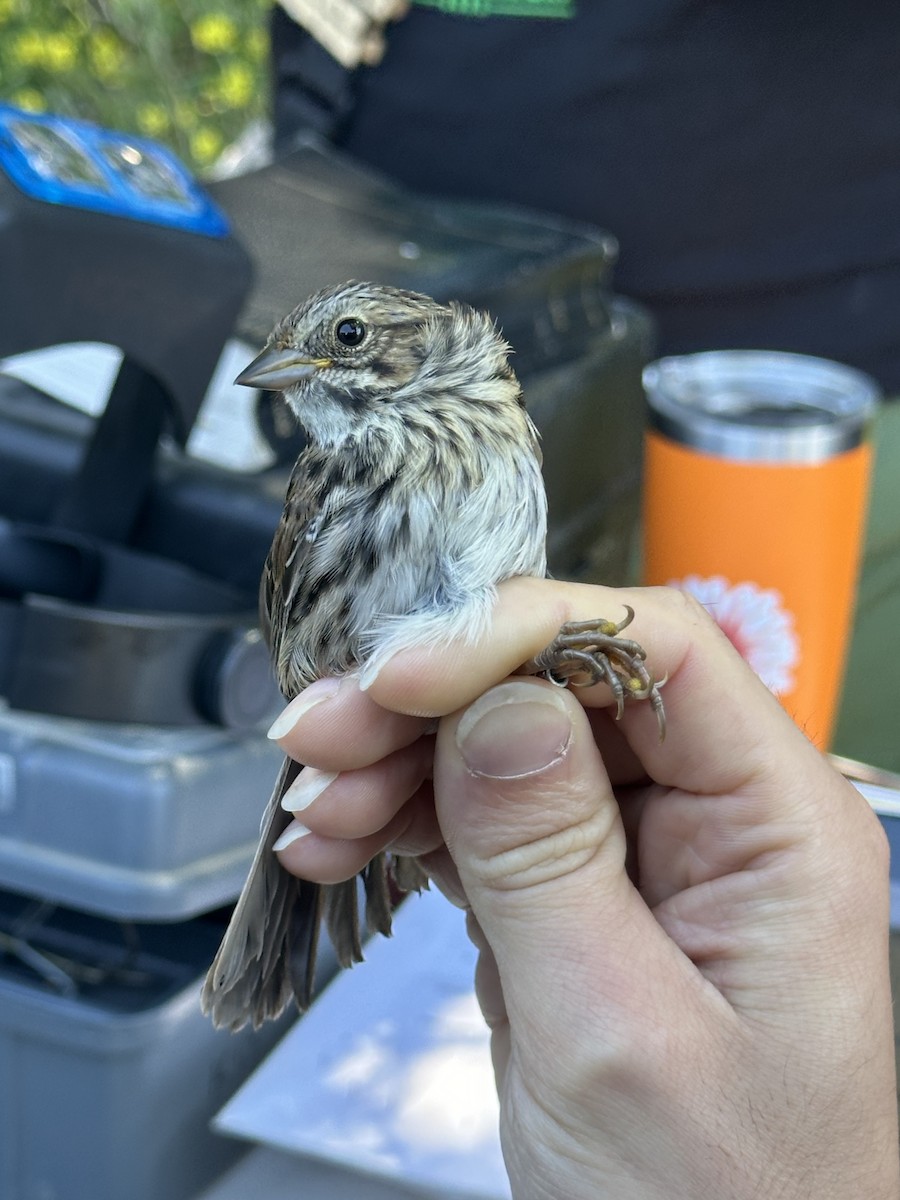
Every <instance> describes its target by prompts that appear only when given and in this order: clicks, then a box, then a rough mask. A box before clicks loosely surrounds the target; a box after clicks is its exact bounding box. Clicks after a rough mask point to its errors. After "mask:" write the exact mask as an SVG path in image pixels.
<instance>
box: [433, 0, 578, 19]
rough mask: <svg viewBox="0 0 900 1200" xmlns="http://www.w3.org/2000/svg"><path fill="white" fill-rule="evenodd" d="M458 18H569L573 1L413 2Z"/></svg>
mask: <svg viewBox="0 0 900 1200" xmlns="http://www.w3.org/2000/svg"><path fill="white" fill-rule="evenodd" d="M413 2H414V3H415V4H418V5H420V6H421V7H423V8H439V9H440V10H441V12H447V13H456V14H457V16H460V17H571V16H572V15H573V14H574V12H575V0H413Z"/></svg>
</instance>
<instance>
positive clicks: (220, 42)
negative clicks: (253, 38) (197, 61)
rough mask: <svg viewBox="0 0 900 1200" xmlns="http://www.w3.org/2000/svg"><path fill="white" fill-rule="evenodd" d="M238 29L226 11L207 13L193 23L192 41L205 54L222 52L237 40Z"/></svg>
mask: <svg viewBox="0 0 900 1200" xmlns="http://www.w3.org/2000/svg"><path fill="white" fill-rule="evenodd" d="M237 37H238V30H237V26H236V25H235V23H234V21H232V19H231V18H230V17H228V16H226V15H225V13H207V14H206V16H205V17H198V18H197V20H196V21H194V22H192V24H191V41H192V42H193V43H194V45H195V46H196V47H197V49H198V50H202V51H203V53H204V54H222V53H223V52H224V51H226V50H230V49H231V48H232V47H233V46H234V45H235V44H236V42H237Z"/></svg>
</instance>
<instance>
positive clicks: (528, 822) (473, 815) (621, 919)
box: [434, 679, 679, 1073]
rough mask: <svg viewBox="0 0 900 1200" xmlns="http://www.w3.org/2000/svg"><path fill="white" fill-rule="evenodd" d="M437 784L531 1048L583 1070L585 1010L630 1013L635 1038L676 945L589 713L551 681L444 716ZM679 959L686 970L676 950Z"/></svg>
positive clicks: (473, 900) (508, 687)
mask: <svg viewBox="0 0 900 1200" xmlns="http://www.w3.org/2000/svg"><path fill="white" fill-rule="evenodd" d="M434 785H435V802H436V805H437V812H438V818H439V820H440V823H441V828H442V831H443V834H444V838H445V841H446V844H447V847H448V849H449V851H450V854H451V855H452V857H453V859H454V861H455V864H456V867H457V870H458V872H459V876H460V881H461V882H462V885H463V887H464V889H465V892H466V896H467V898H468V901H469V903H470V904H471V906H472V910H473V912H474V915H475V917H476V918H477V921H478V924H479V925H480V927H481V931H482V933H483V935H484V938H485V939H486V941H487V943H488V944H489V946H490V948H491V950H492V951H493V956H494V958H495V959H496V964H497V970H498V971H499V983H500V987H501V989H502V996H503V1002H504V1004H505V1008H506V1014H507V1016H508V1018H509V1021H510V1023H511V1025H513V1026H517V1027H518V1028H519V1029H520V1030H526V1031H527V1030H532V1031H534V1038H535V1041H536V1044H535V1046H533V1047H531V1050H532V1051H533V1053H535V1054H536V1055H537V1056H538V1058H545V1057H546V1058H547V1059H548V1061H549V1063H550V1065H551V1066H552V1068H553V1070H554V1071H556V1072H557V1073H558V1072H559V1070H560V1068H561V1066H562V1064H561V1061H560V1054H562V1055H563V1056H564V1057H571V1058H572V1061H573V1067H575V1068H576V1069H577V1065H578V1055H579V1048H578V1046H577V1038H578V1031H579V1030H582V1029H584V1028H585V1025H586V1024H589V1023H585V1021H584V1018H583V1014H584V1011H585V1008H586V1007H587V1009H588V1010H589V1011H592V1012H594V1013H597V1014H598V1019H599V1020H600V1021H602V1022H606V1023H607V1024H608V1025H609V1026H615V1025H616V1024H617V1023H618V1028H615V1027H610V1028H609V1029H608V1032H609V1034H610V1036H613V1037H616V1038H619V1037H621V1036H623V1035H626V1036H627V1032H631V1031H633V1030H634V1027H635V1020H636V1018H637V1019H639V1014H638V1013H637V1012H636V1011H635V1009H636V1008H640V1006H641V999H642V996H645V995H646V990H647V989H646V981H647V974H648V969H649V960H650V959H651V958H654V959H655V960H656V963H655V967H654V969H655V970H656V971H657V973H658V972H659V968H660V965H663V967H664V969H665V964H666V959H667V957H668V956H669V955H670V953H672V951H673V950H674V948H673V947H672V946H671V945H670V944H668V940H667V939H666V938H665V935H664V934H663V932H662V930H661V929H660V928H659V926H658V925H657V923H656V922H655V921H654V920H653V917H652V915H651V914H650V912H649V910H648V909H647V908H646V906H645V905H644V904H643V902H642V901H641V899H640V897H639V896H638V893H637V892H636V890H635V889H634V887H633V886H632V884H631V882H630V880H629V878H628V875H627V873H626V870H625V849H626V845H625V834H624V830H623V827H622V822H621V818H620V814H619V809H618V806H617V804H616V801H615V799H614V796H613V792H612V788H611V786H610V783H609V779H608V777H607V774H606V771H605V769H604V766H603V763H602V761H601V758H600V754H599V751H598V750H597V747H596V744H595V741H594V736H593V733H592V730H591V727H590V724H589V722H588V719H587V716H586V714H585V712H584V709H583V708H582V707H581V705H580V704H579V703H578V701H577V700H576V699H575V697H574V696H573V695H572V694H571V693H570V692H568V691H566V690H563V689H560V688H557V687H553V686H552V685H550V684H547V683H544V682H542V681H539V680H532V679H514V680H511V681H509V682H507V683H503V684H501V685H499V686H498V687H494V688H492V689H491V690H490V691H488V692H486V693H485V694H484V695H483V696H481V697H480V698H479V699H478V700H476V701H475V702H474V703H473V704H472V705H471V706H470V707H468V708H467V709H464V710H463V711H462V712H461V713H457V714H455V715H454V716H453V717H449V718H445V720H444V721H443V722H442V723H441V728H440V730H439V735H438V745H437V751H436V756H435V775H434ZM660 957H661V958H662V964H660V962H659V959H660ZM668 965H669V967H670V968H671V970H672V972H673V974H675V975H677V974H678V971H679V967H678V966H677V965H676V962H675V961H674V957H673V958H671V959H670V960H669V963H668ZM486 1015H488V1014H487V1013H486ZM552 1029H556V1030H558V1032H559V1037H560V1041H559V1043H558V1044H556V1042H555V1039H554V1038H553V1037H548V1031H549V1030H552ZM597 1032H598V1028H597V1024H596V1023H595V1024H594V1026H593V1029H592V1031H591V1036H592V1037H593V1038H596V1036H597Z"/></svg>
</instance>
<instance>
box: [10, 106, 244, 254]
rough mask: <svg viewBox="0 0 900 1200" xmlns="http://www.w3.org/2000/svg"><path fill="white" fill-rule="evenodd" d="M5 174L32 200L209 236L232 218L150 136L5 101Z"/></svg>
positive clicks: (223, 228)
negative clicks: (101, 126)
mask: <svg viewBox="0 0 900 1200" xmlns="http://www.w3.org/2000/svg"><path fill="white" fill-rule="evenodd" d="M0 170H2V171H4V172H5V173H6V175H7V176H8V177H9V178H10V179H11V180H12V182H13V183H14V184H16V186H17V187H18V188H20V189H21V191H23V192H24V193H25V194H26V195H27V196H31V197H33V198H34V199H35V200H43V201H45V202H46V203H48V204H64V205H67V206H68V207H70V208H85V209H89V210H91V211H92V212H101V213H107V214H109V215H110V216H116V217H126V218H129V219H130V220H132V221H149V222H151V223H152V224H154V225H169V226H172V227H174V228H176V229H185V230H189V231H190V232H191V233H199V234H204V235H205V236H207V237H225V236H226V235H227V234H228V232H229V225H228V221H227V219H226V217H225V215H224V213H223V212H222V211H221V209H220V208H218V207H217V205H215V204H213V202H212V200H211V199H210V198H209V196H207V194H206V193H205V192H204V191H203V189H202V188H201V187H200V185H199V184H198V183H197V181H196V180H195V179H194V177H193V176H192V175H191V174H190V172H189V171H188V170H187V169H186V168H185V167H184V166H182V164H181V163H180V162H179V161H178V159H177V158H176V157H175V155H174V154H173V153H172V152H171V151H170V150H167V149H166V148H165V147H163V146H160V145H159V143H158V142H153V141H150V140H149V139H148V138H141V137H132V136H131V134H128V133H116V132H114V131H113V130H110V129H102V128H100V126H98V125H91V124H89V123H88V122H87V121H76V120H72V119H70V118H68V117H56V116H46V115H43V114H40V115H38V114H35V113H30V112H23V111H22V110H21V109H18V108H12V107H11V106H9V105H6V104H0Z"/></svg>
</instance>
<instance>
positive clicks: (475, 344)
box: [203, 283, 662, 1029]
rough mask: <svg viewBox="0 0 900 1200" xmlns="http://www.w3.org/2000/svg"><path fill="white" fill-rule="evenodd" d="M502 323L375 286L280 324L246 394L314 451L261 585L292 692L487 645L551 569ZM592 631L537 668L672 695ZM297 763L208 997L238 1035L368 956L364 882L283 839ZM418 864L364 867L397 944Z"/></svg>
mask: <svg viewBox="0 0 900 1200" xmlns="http://www.w3.org/2000/svg"><path fill="white" fill-rule="evenodd" d="M508 353H509V347H508V346H507V345H506V343H505V342H504V341H503V339H502V337H501V336H500V335H499V334H498V332H497V331H496V329H495V328H494V325H493V324H492V322H491V321H490V319H489V318H488V317H487V316H486V315H485V314H482V313H478V312H475V311H474V310H473V309H471V308H468V307H467V306H464V305H460V304H454V303H451V304H447V305H444V304H438V303H436V302H435V301H433V300H431V299H429V298H428V297H426V296H421V295H417V294H415V293H411V292H405V291H401V290H398V289H395V288H389V287H379V286H377V285H373V284H366V283H348V284H343V285H341V286H340V287H337V288H333V289H328V290H326V291H323V292H320V293H318V294H317V295H315V296H313V297H311V298H310V299H309V300H307V301H306V302H305V303H304V304H302V305H301V306H300V307H299V308H297V309H295V311H294V312H292V313H291V314H290V315H289V316H288V317H286V318H285V319H284V320H283V321H282V322H280V323H279V325H278V326H276V328H275V330H274V331H273V333H272V335H271V337H270V339H269V342H268V345H267V348H266V349H265V350H264V351H263V353H262V354H261V355H259V357H258V358H257V359H255V360H254V362H253V363H251V364H250V366H249V367H248V368H247V370H246V371H244V372H243V373H242V374H241V375H240V376H239V377H238V382H243V383H247V384H250V385H257V386H263V387H270V388H277V389H283V390H284V394H285V398H286V400H287V402H288V404H289V405H290V406H291V408H292V409H293V411H294V412H295V414H296V416H297V418H298V420H299V421H300V423H301V424H302V425H303V427H304V428H305V430H306V432H307V434H308V437H309V445H308V446H307V448H306V449H305V450H304V451H303V452H302V454H301V455H300V457H299V459H298V460H297V464H296V466H295V468H294V471H293V474H292V476H291V480H290V483H289V485H288V491H287V496H286V499H285V507H284V513H283V515H282V519H281V522H280V524H279V526H278V529H277V531H276V533H275V537H274V540H273V543H272V548H271V550H270V552H269V556H268V559H267V562H266V567H265V572H264V575H263V579H262V585H261V591H260V608H261V616H262V624H263V629H264V631H265V634H266V638H267V640H268V644H269V647H270V650H271V654H272V660H273V663H274V666H275V671H276V675H277V678H278V682H279V684H280V686H281V690H282V692H283V693H284V695H285V697H286V698H288V699H290V698H292V697H294V696H296V695H297V694H298V693H299V692H301V691H302V690H303V689H304V688H305V687H307V686H308V685H309V684H310V683H312V682H313V681H314V680H316V679H319V678H322V677H323V676H331V675H341V674H345V673H347V672H349V671H359V672H361V673H362V675H363V676H364V677H365V676H367V675H368V676H370V677H371V676H372V675H373V674H374V672H375V671H376V670H377V669H378V667H379V665H380V664H381V663H382V662H384V661H386V659H387V658H389V657H390V656H391V655H392V654H394V653H395V652H396V651H397V650H399V649H401V648H403V647H405V646H412V645H418V644H421V643H423V642H424V643H427V642H440V641H445V640H449V639H451V638H453V637H456V636H460V635H467V634H468V635H477V634H478V633H479V632H480V631H482V630H484V629H485V627H486V625H487V622H488V620H489V617H490V611H491V606H492V603H493V600H494V597H495V587H496V584H497V583H499V582H500V581H501V580H503V579H508V578H510V577H513V576H516V575H533V576H543V575H544V574H545V570H546V560H545V550H544V546H545V540H546V500H545V495H544V487H543V481H542V479H541V474H540V452H539V448H538V442H537V435H536V433H535V430H534V427H533V426H532V424H531V421H530V419H529V418H528V416H527V414H526V412H525V409H524V407H523V404H522V397H521V393H520V389H519V386H518V383H517V381H516V378H515V375H514V373H513V371H512V369H511V368H510V366H509V363H508V360H507V355H508ZM627 620H630V616H629V617H628V618H627V619H626V622H624V623H623V624H621V625H618V626H616V625H613V624H611V623H609V622H597V623H585V625H584V627H583V628H578V629H576V628H575V627H572V628H569V629H565V630H563V631H561V636H560V638H559V639H557V640H556V642H554V644H553V645H552V646H551V647H548V649H547V651H545V652H544V654H543V655H541V656H539V659H536V660H535V661H534V663H532V664H530V665H529V667H528V668H527V669H530V670H542V671H550V672H553V673H554V674H556V675H558V676H561V677H562V678H563V679H565V678H566V677H569V676H572V675H573V674H575V673H585V672H586V675H587V680H588V681H594V680H597V679H600V678H603V679H605V680H606V681H607V682H608V683H610V684H611V686H612V687H613V689H614V691H615V692H616V693H617V697H618V699H619V704H620V708H621V703H622V700H623V698H624V697H635V698H650V699H651V701H652V703H653V705H654V708H655V709H656V711H657V713H658V715H659V717H660V723H661V729H662V705H661V700H660V698H659V692H658V687H657V685H655V684H654V682H653V680H652V678H651V677H650V676H649V674H648V673H647V671H646V668H645V667H644V666H643V651H642V650H641V649H640V647H639V646H637V645H636V643H634V642H629V641H627V640H626V639H622V638H620V637H619V636H618V634H619V632H620V630H621V628H622V627H623V625H624V624H627ZM299 770H300V767H299V766H298V765H297V764H295V763H293V762H291V761H290V760H288V761H286V762H285V764H284V767H283V769H282V772H281V775H280V776H279V780H278V782H277V784H276V787H275V790H274V792H273V794H272V797H271V799H270V801H269V805H268V807H267V809H266V812H265V814H264V817H263V824H262V830H261V836H260V844H259V847H258V849H257V853H256V856H255V858H254V861H253V864H252V866H251V870H250V874H249V877H248V880H247V883H246V885H245V887H244V890H243V892H242V894H241V897H240V899H239V901H238V904H237V907H236V909H235V913H234V916H233V918H232V921H231V924H230V925H229V927H228V930H227V932H226V934H225V937H224V939H223V942H222V946H221V948H220V950H219V953H218V954H217V956H216V960H215V962H214V963H213V965H212V967H211V968H210V971H209V974H208V976H207V980H206V984H205V986H204V990H203V1006H204V1010H205V1011H207V1012H209V1013H211V1015H212V1017H213V1020H214V1021H215V1023H216V1024H217V1025H224V1026H228V1027H230V1028H233V1029H237V1028H240V1026H241V1025H243V1024H245V1023H247V1022H248V1021H249V1022H252V1023H253V1024H254V1025H259V1024H260V1023H261V1022H262V1021H264V1020H266V1019H267V1018H269V1017H274V1016H276V1015H277V1014H278V1013H279V1012H281V1010H282V1009H283V1008H284V1006H285V1005H286V1004H287V1003H288V1002H289V1001H290V1000H291V998H292V997H293V998H294V999H295V1000H296V1002H297V1003H298V1004H299V1005H300V1007H301V1008H302V1007H306V1006H307V1005H308V1004H309V1001H310V995H311V989H312V978H313V970H314V966H315V955H316V942H317V938H318V930H319V925H320V922H321V920H324V922H325V925H326V928H327V929H328V933H329V936H330V937H331V940H332V942H333V944H334V947H335V950H336V953H337V956H338V959H339V961H340V962H341V963H342V964H343V965H345V966H346V965H350V964H351V963H353V962H357V961H359V960H360V958H361V957H362V952H361V935H360V922H359V916H358V913H357V886H356V881H355V880H350V881H348V882H347V883H343V884H337V885H329V886H324V887H323V886H320V885H317V884H313V883H309V882H306V881H302V880H297V879H295V878H294V877H293V876H291V875H290V874H288V873H287V872H286V871H285V870H284V869H283V868H282V867H281V866H280V864H279V862H278V859H277V857H276V855H275V854H274V853H273V850H272V847H273V845H274V843H275V842H276V841H277V839H278V837H279V836H280V835H281V833H282V832H283V830H284V829H285V827H286V826H287V825H288V824H289V822H290V820H291V816H290V814H289V813H287V812H285V811H284V810H283V809H282V807H281V799H282V797H283V796H284V793H285V791H286V790H287V788H288V787H289V786H290V784H291V782H293V780H294V779H295V778H296V776H297V774H298V773H299ZM391 878H393V879H394V880H395V881H396V882H397V883H398V885H399V886H400V887H401V888H403V889H405V890H408V889H409V888H411V887H416V886H421V885H422V883H423V882H424V878H425V877H424V875H423V874H422V872H421V870H420V869H419V868H418V865H417V864H416V863H415V861H414V860H410V859H398V858H393V859H391V860H388V859H387V858H386V857H385V855H383V854H381V855H378V856H377V857H376V858H375V859H374V860H373V861H372V862H371V863H370V864H369V865H368V866H367V867H366V869H365V871H364V872H363V883H364V887H365V897H366V904H365V908H366V923H367V926H368V928H369V929H371V930H373V931H379V932H382V933H389V932H390V925H391V906H390V892H389V884H390V879H391Z"/></svg>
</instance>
